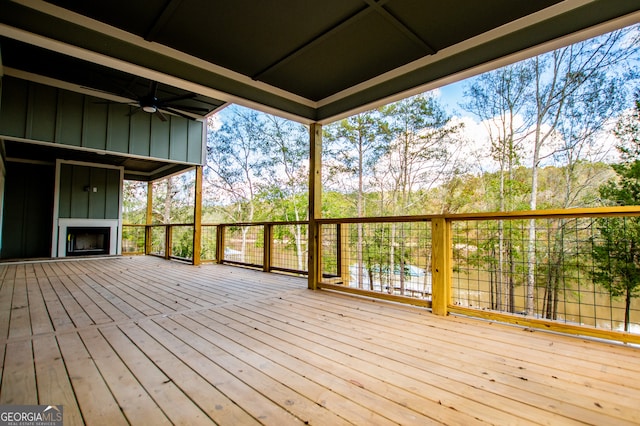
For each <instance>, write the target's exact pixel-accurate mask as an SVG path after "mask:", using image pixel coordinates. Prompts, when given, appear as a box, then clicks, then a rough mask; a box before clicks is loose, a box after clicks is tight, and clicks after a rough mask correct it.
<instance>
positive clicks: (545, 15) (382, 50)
mask: <svg viewBox="0 0 640 426" xmlns="http://www.w3.org/2000/svg"><path fill="white" fill-rule="evenodd" d="M639 10H640V1H639V0H536V1H523V0H520V1H514V0H484V1H477V0H449V1H447V2H443V1H438V0H378V1H376V0H324V1H300V0H281V1H278V2H267V1H243V2H228V1H220V0H216V1H213V0H210V1H202V0H200V1H198V0H145V1H124V0H110V1H99V2H96V1H82V2H80V1H72V0H53V1H47V2H45V1H35V0H17V1H2V3H0V49H1V51H2V62H3V66H4V73H5V74H6V75H13V76H16V77H20V78H25V79H30V80H34V81H39V82H44V83H47V84H50V85H54V86H58V87H64V88H67V89H70V90H77V91H82V92H85V93H89V94H92V95H94V96H102V97H105V98H114V97H115V99H121V100H122V99H125V100H127V99H128V100H131V101H134V100H136V98H138V97H141V96H143V95H144V94H145V93H147V91H148V89H149V87H150V86H151V85H152V82H158V98H162V99H167V98H181V102H179V104H180V105H179V107H178V106H176V109H178V110H179V112H180V113H183V114H188V115H192V116H194V117H196V118H202V117H206V116H207V115H210V114H212V113H215V112H216V111H219V110H220V109H222V108H224V107H225V106H226V105H228V104H230V103H235V104H240V105H244V106H247V107H251V108H255V109H258V110H261V111H264V112H268V113H273V114H277V115H280V116H283V117H287V118H291V119H294V120H297V121H299V122H302V123H311V122H319V123H328V122H331V121H334V120H336V119H338V118H342V117H346V116H349V115H351V114H354V113H357V112H359V111H363V110H366V109H369V108H372V107H375V106H379V105H382V104H385V103H388V102H390V101H393V100H397V99H400V98H403V97H406V96H409V95H412V94H416V93H419V92H422V91H425V90H429V89H432V88H436V87H439V86H442V85H445V84H448V83H451V82H454V81H456V80H460V79H463V78H466V77H469V76H472V75H474V74H477V73H480V72H482V71H486V70H489V69H492V68H496V67H498V66H500V65H504V64H506V63H509V62H513V61H516V60H519V59H523V58H525V57H528V56H533V55H535V54H538V53H541V52H543V51H547V50H550V49H552V48H555V47H559V46H561V45H566V44H569V43H572V42H575V41H578V40H582V39H586V38H588V37H592V36H595V35H597V34H601V33H604V32H607V31H610V30H613V29H616V28H621V27H623V26H626V25H630V24H633V23H636V22H638V21H639V20H640V19H639V17H640V13H639V12H638V11H639Z"/></svg>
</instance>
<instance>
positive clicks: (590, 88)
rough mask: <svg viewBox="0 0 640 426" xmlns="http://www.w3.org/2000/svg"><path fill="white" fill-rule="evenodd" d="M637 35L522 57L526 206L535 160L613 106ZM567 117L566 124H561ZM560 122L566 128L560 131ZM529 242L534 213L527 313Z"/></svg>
mask: <svg viewBox="0 0 640 426" xmlns="http://www.w3.org/2000/svg"><path fill="white" fill-rule="evenodd" d="M637 38H638V29H637V27H631V28H628V29H625V30H619V31H614V32H611V33H609V34H605V35H604V36H601V37H596V38H595V39H591V40H587V41H584V42H581V43H576V44H572V45H570V46H568V47H565V48H562V49H558V50H555V51H553V52H551V53H548V54H546V55H540V56H537V57H535V58H533V59H531V60H529V61H528V62H529V63H530V66H531V67H532V70H533V74H534V76H535V78H534V92H533V93H534V96H533V98H532V99H533V100H534V104H533V105H532V106H531V113H532V116H533V118H534V133H533V143H532V163H531V198H530V203H529V208H530V209H531V210H536V209H537V197H538V171H539V167H540V165H541V162H542V161H543V160H544V159H545V158H546V157H552V156H553V155H557V153H558V152H561V153H562V152H564V153H566V152H567V145H566V144H567V141H566V140H564V144H565V146H563V144H562V141H563V139H562V138H559V137H558V136H559V135H562V136H564V137H566V136H570V137H571V140H570V141H569V142H568V144H569V145H568V147H569V149H570V150H571V152H575V147H576V144H578V146H580V145H583V144H585V143H586V142H587V141H588V140H589V136H590V134H591V133H592V132H593V131H594V130H596V129H599V128H601V127H602V126H603V125H604V123H605V122H606V120H607V119H608V118H609V117H610V116H611V113H613V112H616V111H618V110H619V108H620V103H619V102H618V101H619V99H620V96H619V95H618V93H619V91H618V90H619V89H622V87H623V86H621V85H619V84H617V83H618V82H617V81H616V77H617V76H616V73H618V72H619V71H618V70H620V69H624V67H623V65H624V63H625V61H626V60H628V59H629V58H630V57H631V56H632V55H633V54H634V53H635V52H637V49H638V48H637V47H634V46H636V45H637ZM630 39H631V40H630ZM633 40H636V42H635V43H634V41H633ZM629 43H631V44H629ZM630 46H631V47H630ZM603 94H604V95H603ZM567 122H570V123H571V124H570V125H566V124H564V123H567ZM563 128H564V129H572V131H571V132H570V133H567V132H566V131H565V132H564V134H562V133H563V132H562V130H563ZM578 136H579V137H578ZM545 149H546V153H545ZM535 246H536V224H535V219H531V220H530V222H529V244H528V248H527V253H528V254H529V258H528V262H527V264H528V274H527V287H526V296H525V311H526V313H527V314H528V315H532V314H533V313H534V289H535V285H536V283H535V265H536V251H535Z"/></svg>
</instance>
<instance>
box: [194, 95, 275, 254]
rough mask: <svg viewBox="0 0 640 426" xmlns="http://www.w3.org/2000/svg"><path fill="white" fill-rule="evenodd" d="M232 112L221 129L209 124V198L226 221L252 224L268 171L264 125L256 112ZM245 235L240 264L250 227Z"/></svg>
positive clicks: (235, 109) (243, 235) (238, 110)
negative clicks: (262, 152) (263, 149)
mask: <svg viewBox="0 0 640 426" xmlns="http://www.w3.org/2000/svg"><path fill="white" fill-rule="evenodd" d="M230 111H231V112H232V113H231V115H230V117H229V118H228V119H227V120H225V122H224V124H223V125H222V126H221V127H220V128H219V129H216V128H215V127H214V126H213V124H214V123H213V121H212V120H209V122H208V126H207V164H206V167H205V170H204V179H205V181H206V183H207V192H208V193H209V194H211V195H210V196H209V197H210V198H213V199H214V200H215V201H216V202H215V203H214V205H215V206H217V207H218V211H219V212H220V213H221V214H222V215H223V217H225V218H226V219H227V220H228V221H229V222H235V223H242V222H251V221H253V220H254V217H255V212H256V195H257V193H258V192H259V191H260V189H261V185H260V176H261V174H262V171H263V169H264V167H265V158H262V157H261V156H260V155H259V152H260V146H261V145H262V144H263V142H264V134H263V132H262V126H263V121H262V119H261V118H262V116H261V115H260V114H259V113H258V112H256V111H253V110H249V109H244V108H240V107H237V108H233V109H232V110H230ZM212 192H213V193H212ZM229 207H231V208H229ZM241 232H242V241H241V248H240V251H241V253H242V254H241V255H240V257H241V258H240V261H243V262H244V261H245V258H244V256H245V253H246V245H247V233H248V232H249V227H246V226H244V227H242V229H241Z"/></svg>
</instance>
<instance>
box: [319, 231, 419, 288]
mask: <svg viewBox="0 0 640 426" xmlns="http://www.w3.org/2000/svg"><path fill="white" fill-rule="evenodd" d="M322 238H323V266H324V268H325V269H324V270H323V272H325V273H327V274H329V275H330V274H332V273H335V274H337V275H341V276H342V279H343V284H344V285H347V286H349V287H353V288H358V289H362V290H369V291H374V292H380V293H387V294H393V295H398V296H406V297H413V298H420V299H426V300H430V299H431V223H430V222H428V221H416V222H392V221H389V222H363V223H349V224H346V223H342V224H340V225H339V226H337V225H335V224H333V225H329V224H327V225H323V226H322ZM331 247H335V249H334V250H335V252H334V253H332V252H331V250H330V248H331ZM325 253H326V255H327V256H326V258H325Z"/></svg>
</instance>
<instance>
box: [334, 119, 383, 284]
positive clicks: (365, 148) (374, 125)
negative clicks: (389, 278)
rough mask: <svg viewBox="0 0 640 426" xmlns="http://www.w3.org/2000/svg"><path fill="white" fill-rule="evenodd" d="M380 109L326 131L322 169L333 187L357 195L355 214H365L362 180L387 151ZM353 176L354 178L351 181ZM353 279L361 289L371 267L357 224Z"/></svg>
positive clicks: (335, 125) (358, 224)
mask: <svg viewBox="0 0 640 426" xmlns="http://www.w3.org/2000/svg"><path fill="white" fill-rule="evenodd" d="M382 118H383V117H382V115H381V114H380V111H379V110H372V111H366V112H363V113H360V114H357V115H354V116H351V117H349V118H346V119H344V120H341V121H338V122H337V123H336V124H334V125H332V126H328V127H327V128H326V129H325V133H324V137H325V140H326V145H325V156H326V157H330V158H327V161H326V164H327V165H326V167H325V170H326V171H327V174H328V176H329V177H330V179H331V181H332V182H333V183H334V184H338V185H340V186H342V187H343V188H344V189H345V190H347V191H349V192H351V191H353V190H354V188H353V186H354V185H353V183H354V182H355V193H356V200H355V203H356V215H357V217H363V216H364V213H365V192H366V190H367V189H368V187H369V186H370V185H369V183H368V182H366V181H365V179H366V178H367V177H370V176H371V173H372V172H373V169H374V166H375V164H376V163H377V162H378V160H379V159H380V157H381V156H382V155H384V154H385V153H386V152H387V151H388V147H389V141H388V134H389V132H388V129H387V126H386V123H385V122H384V121H383V120H382ZM354 176H355V177H356V179H355V180H354V179H353V178H354ZM356 229H357V236H356V244H355V247H356V270H357V274H356V280H357V281H358V287H359V288H363V283H364V273H363V272H364V271H365V270H367V269H369V270H370V269H371V267H372V266H373V265H372V264H371V263H370V262H365V261H364V257H363V238H364V229H363V224H362V223H357V224H356Z"/></svg>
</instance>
